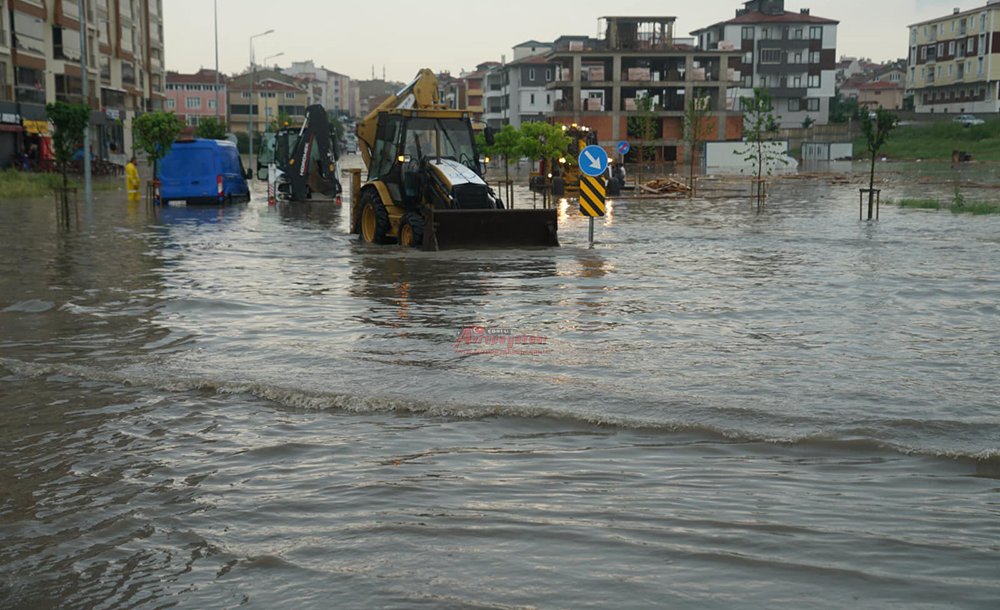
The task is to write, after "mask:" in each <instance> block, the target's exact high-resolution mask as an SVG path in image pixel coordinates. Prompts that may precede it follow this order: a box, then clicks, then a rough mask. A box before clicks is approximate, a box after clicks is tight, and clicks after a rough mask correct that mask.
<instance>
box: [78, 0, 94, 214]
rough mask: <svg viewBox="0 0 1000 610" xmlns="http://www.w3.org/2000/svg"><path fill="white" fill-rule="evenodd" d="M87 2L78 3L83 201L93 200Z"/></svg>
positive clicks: (85, 202) (88, 203)
mask: <svg viewBox="0 0 1000 610" xmlns="http://www.w3.org/2000/svg"><path fill="white" fill-rule="evenodd" d="M87 22H88V20H87V0H83V1H82V2H80V71H81V74H82V75H83V103H84V105H85V106H86V107H87V128H86V129H85V130H84V132H83V201H84V204H86V205H87V206H89V205H90V202H91V200H92V198H93V193H94V191H93V184H92V183H91V168H90V74H89V73H88V71H87V46H88V45H87Z"/></svg>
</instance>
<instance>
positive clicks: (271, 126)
mask: <svg viewBox="0 0 1000 610" xmlns="http://www.w3.org/2000/svg"><path fill="white" fill-rule="evenodd" d="M294 124H295V121H294V120H292V117H291V116H289V115H288V113H285V112H279V113H278V116H277V118H275V119H273V120H272V121H271V122H270V123H268V130H269V131H278V130H279V129H282V128H284V127H291V126H292V125H294Z"/></svg>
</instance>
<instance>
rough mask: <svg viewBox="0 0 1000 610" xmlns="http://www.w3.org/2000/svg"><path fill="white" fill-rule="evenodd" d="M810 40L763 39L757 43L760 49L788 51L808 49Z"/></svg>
mask: <svg viewBox="0 0 1000 610" xmlns="http://www.w3.org/2000/svg"><path fill="white" fill-rule="evenodd" d="M810 42H812V41H811V40H809V39H808V38H761V39H759V40H758V41H757V48H758V49H761V50H763V49H780V50H782V51H788V50H793V49H808V48H809V43H810Z"/></svg>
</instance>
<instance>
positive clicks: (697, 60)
mask: <svg viewBox="0 0 1000 610" xmlns="http://www.w3.org/2000/svg"><path fill="white" fill-rule="evenodd" d="M675 21H676V18H674V17H603V18H602V19H601V26H600V27H599V30H600V31H601V32H602V35H601V37H599V38H590V37H587V36H563V37H560V38H558V39H556V41H555V43H554V45H553V47H554V48H553V50H552V52H551V53H549V54H548V55H547V59H548V60H549V61H550V62H551V63H553V64H555V65H556V67H557V69H556V74H555V81H554V82H552V83H550V84H548V85H547V87H546V89H547V90H548V91H551V92H554V93H558V95H559V97H558V99H554V100H553V110H552V112H551V113H550V116H551V117H552V119H553V120H554V121H555V122H556V123H561V124H574V123H575V124H578V125H582V126H586V127H588V128H590V129H591V130H594V131H596V132H597V136H598V140H599V142H600V144H601V145H602V146H605V147H607V148H612V149H613V147H614V146H615V145H616V144H617V143H618V142H619V141H621V140H629V141H630V143H631V145H632V151H633V152H632V153H630V154H631V155H636V154H637V153H638V151H639V150H642V151H644V152H643V154H645V151H652V152H653V156H654V159H655V160H656V161H665V162H672V161H680V160H682V159H683V157H684V149H685V145H684V142H683V134H684V110H685V108H686V107H687V105H688V100H692V99H697V100H699V103H700V104H704V106H703V107H705V108H707V109H708V110H709V117H710V119H709V121H710V124H711V125H712V130H711V132H712V133H711V135H710V137H709V139H712V140H738V139H740V138H741V137H742V134H743V116H742V114H741V113H740V112H737V111H734V110H733V105H734V104H733V99H732V97H731V96H730V94H729V91H730V88H731V87H735V86H737V85H738V84H739V72H738V70H737V69H736V67H737V66H739V65H740V61H741V57H742V53H740V52H738V51H728V50H718V49H716V50H701V49H696V48H694V46H693V45H692V44H690V43H689V41H682V40H677V39H675V38H674V23H675ZM690 42H693V41H690ZM630 160H635V159H632V158H631V157H630ZM647 160H648V157H647Z"/></svg>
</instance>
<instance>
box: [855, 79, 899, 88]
mask: <svg viewBox="0 0 1000 610" xmlns="http://www.w3.org/2000/svg"><path fill="white" fill-rule="evenodd" d="M902 88H903V85H901V84H899V83H890V82H888V81H884V80H883V81H872V82H870V83H864V84H862V85H858V89H866V90H876V89H902Z"/></svg>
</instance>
